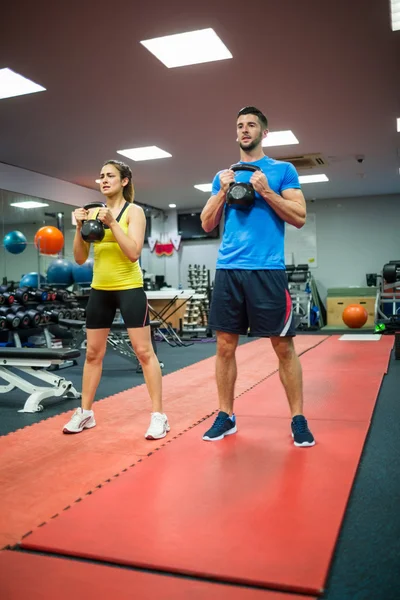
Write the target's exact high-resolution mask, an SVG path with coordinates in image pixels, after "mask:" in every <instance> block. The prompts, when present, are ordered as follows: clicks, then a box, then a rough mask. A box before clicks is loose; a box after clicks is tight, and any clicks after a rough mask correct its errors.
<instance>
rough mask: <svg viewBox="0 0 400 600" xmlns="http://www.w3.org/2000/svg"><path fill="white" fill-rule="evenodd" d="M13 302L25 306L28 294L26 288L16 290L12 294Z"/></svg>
mask: <svg viewBox="0 0 400 600" xmlns="http://www.w3.org/2000/svg"><path fill="white" fill-rule="evenodd" d="M14 296H15V301H16V302H19V303H20V304H26V303H27V302H28V300H29V294H28V291H27V289H26V288H17V289H16V290H15V292H14Z"/></svg>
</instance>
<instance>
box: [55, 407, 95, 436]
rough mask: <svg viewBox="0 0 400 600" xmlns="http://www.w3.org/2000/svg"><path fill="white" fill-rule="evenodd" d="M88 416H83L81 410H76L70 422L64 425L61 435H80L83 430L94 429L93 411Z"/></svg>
mask: <svg viewBox="0 0 400 600" xmlns="http://www.w3.org/2000/svg"><path fill="white" fill-rule="evenodd" d="M90 413H91V414H90V415H87V414H86V415H85V414H84V413H83V411H82V409H81V408H77V409H76V411H75V412H74V414H73V415H72V417H71V420H70V421H69V422H68V423H67V424H66V425H64V429H63V433H80V432H81V431H83V430H84V429H91V428H92V427H96V421H95V420H94V415H93V411H92V410H91V411H90Z"/></svg>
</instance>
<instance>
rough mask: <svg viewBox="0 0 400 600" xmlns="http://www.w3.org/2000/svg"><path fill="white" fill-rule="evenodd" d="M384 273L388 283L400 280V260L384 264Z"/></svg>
mask: <svg viewBox="0 0 400 600" xmlns="http://www.w3.org/2000/svg"><path fill="white" fill-rule="evenodd" d="M382 275H383V279H384V280H385V281H386V283H395V282H396V281H400V262H398V261H391V262H390V263H388V264H386V265H384V267H383V271H382Z"/></svg>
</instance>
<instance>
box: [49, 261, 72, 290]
mask: <svg viewBox="0 0 400 600" xmlns="http://www.w3.org/2000/svg"><path fill="white" fill-rule="evenodd" d="M72 267H73V265H72V262H70V261H69V260H66V259H65V258H57V259H56V260H54V261H53V262H52V263H50V265H49V268H48V269H47V273H46V276H47V283H48V284H50V285H54V286H62V287H68V286H69V285H72V283H73V282H74V278H73V276H72Z"/></svg>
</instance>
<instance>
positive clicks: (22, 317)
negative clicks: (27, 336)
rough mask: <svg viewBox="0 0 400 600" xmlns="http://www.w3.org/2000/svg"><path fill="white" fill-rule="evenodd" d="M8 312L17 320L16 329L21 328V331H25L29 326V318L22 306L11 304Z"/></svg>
mask: <svg viewBox="0 0 400 600" xmlns="http://www.w3.org/2000/svg"><path fill="white" fill-rule="evenodd" d="M10 311H11V312H12V313H13V314H14V315H15V316H16V317H18V319H19V325H18V327H21V329H27V328H28V327H29V326H30V324H31V320H30V318H29V315H28V313H27V312H26V309H25V308H24V307H22V306H19V305H18V304H13V305H12V306H11V308H10Z"/></svg>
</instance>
